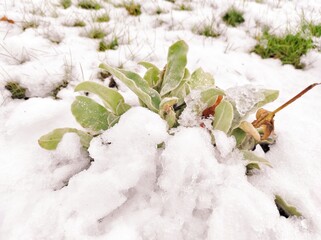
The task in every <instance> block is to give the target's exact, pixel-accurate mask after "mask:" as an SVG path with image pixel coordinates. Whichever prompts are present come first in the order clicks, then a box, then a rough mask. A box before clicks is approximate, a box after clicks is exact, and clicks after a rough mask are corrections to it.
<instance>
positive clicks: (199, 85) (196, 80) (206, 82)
mask: <svg viewBox="0 0 321 240" xmlns="http://www.w3.org/2000/svg"><path fill="white" fill-rule="evenodd" d="M189 84H190V87H191V88H192V89H205V88H209V87H214V86H215V81H214V78H213V76H212V75H211V74H210V73H207V72H204V71H203V69H202V68H198V69H196V70H195V71H194V72H193V73H192V76H191V79H190V82H189Z"/></svg>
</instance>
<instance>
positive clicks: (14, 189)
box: [0, 0, 321, 240]
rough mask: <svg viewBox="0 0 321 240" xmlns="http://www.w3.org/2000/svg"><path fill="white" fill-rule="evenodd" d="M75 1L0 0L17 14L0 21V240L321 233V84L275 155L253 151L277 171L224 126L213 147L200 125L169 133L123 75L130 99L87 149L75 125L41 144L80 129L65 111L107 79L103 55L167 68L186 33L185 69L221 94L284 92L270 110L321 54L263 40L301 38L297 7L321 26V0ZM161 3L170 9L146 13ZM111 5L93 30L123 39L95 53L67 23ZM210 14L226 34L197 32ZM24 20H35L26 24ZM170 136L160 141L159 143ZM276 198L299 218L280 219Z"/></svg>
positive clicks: (291, 113)
mask: <svg viewBox="0 0 321 240" xmlns="http://www.w3.org/2000/svg"><path fill="white" fill-rule="evenodd" d="M79 2H80V1H72V3H73V5H72V6H70V7H69V8H67V9H64V8H63V7H62V6H61V5H60V1H59V0H45V1H43V0H36V1H14V0H6V1H1V2H0V10H1V11H0V13H1V14H2V15H6V16H7V17H8V18H9V19H13V20H14V21H15V24H11V23H8V22H5V21H0V39H1V40H0V41H1V42H0V43H1V46H0V122H1V125H0V161H1V168H0V239H8V240H11V239H14V240H17V239H19V240H20V239H68V240H69V239H86V240H87V239H166V240H167V239H175V240H179V239H209V240H210V239H222V240H229V239H231V240H235V239H241V240H243V239H244V240H248V239H263V240H264V239H266V240H270V239H282V240H283V239H298V240H303V239H321V226H320V222H321V217H320V214H319V212H320V211H321V207H320V206H321V194H320V189H321V183H320V181H319V177H320V172H321V161H320V156H321V141H320V132H321V125H320V119H321V111H319V109H320V101H319V100H318V99H320V93H321V90H320V89H319V88H315V89H313V90H312V91H311V92H309V93H308V94H307V95H305V96H304V97H303V98H302V99H300V100H298V101H297V102H295V103H293V105H291V106H289V107H288V108H286V109H284V110H283V111H282V112H280V113H278V115H277V116H276V117H275V127H276V129H275V131H276V134H277V141H276V144H274V145H273V146H271V149H270V151H269V152H267V153H264V152H263V151H262V149H260V148H259V147H258V148H257V149H256V150H255V152H256V154H258V155H261V156H263V157H265V158H267V159H268V160H269V161H270V162H271V164H272V166H273V168H269V167H263V168H262V171H260V172H259V173H257V174H254V175H252V176H250V177H249V176H246V175H245V166H244V161H243V159H242V157H241V156H240V155H239V154H238V152H237V151H236V150H235V145H234V144H235V140H234V138H232V137H227V136H226V135H225V134H222V133H220V132H216V133H215V137H216V141H217V146H216V147H214V146H213V145H212V144H211V136H210V135H209V133H208V132H207V131H206V130H204V129H202V128H199V127H193V128H191V127H189V128H187V127H180V128H178V129H175V131H173V132H168V131H167V127H166V123H165V122H164V121H163V120H162V119H161V118H160V117H159V116H158V115H157V114H155V113H152V112H150V111H148V110H146V109H144V108H141V107H138V106H137V105H139V102H138V100H137V98H136V96H135V95H134V94H133V93H132V92H131V91H129V89H128V88H127V87H126V86H125V85H124V84H122V82H120V81H119V80H118V79H114V80H115V82H116V84H117V86H118V90H119V91H120V92H121V93H122V94H123V95H124V98H125V100H126V102H127V103H130V104H131V105H132V106H133V107H132V109H131V110H130V111H128V112H126V113H125V114H124V115H123V116H122V117H121V119H120V122H119V123H118V124H117V125H115V126H114V127H113V128H111V129H109V130H108V131H105V132H103V133H102V135H100V137H96V138H94V139H93V140H92V142H91V144H90V147H89V154H88V153H87V152H86V151H85V150H84V149H83V148H82V147H81V144H80V142H79V139H78V137H77V136H76V135H75V134H72V133H71V134H67V135H66V136H65V137H64V138H63V140H62V142H61V143H60V145H59V146H58V148H57V150H55V151H46V150H43V149H41V148H40V147H39V146H38V143H37V141H38V139H39V137H40V136H42V135H43V134H46V133H47V132H48V131H51V130H52V129H55V128H60V127H64V126H69V127H73V128H80V126H79V125H78V123H77V122H76V121H75V120H74V118H73V116H72V114H71V112H70V105H71V103H72V102H73V101H74V99H75V96H76V95H78V94H77V93H74V91H73V89H74V87H75V86H76V85H77V84H78V83H80V82H82V81H85V80H92V81H97V82H101V79H103V80H104V84H105V85H106V86H107V85H108V84H109V83H110V82H111V77H110V76H103V77H98V76H99V72H100V70H99V69H98V65H99V64H100V63H101V62H107V63H108V64H110V65H113V66H119V65H122V66H123V67H125V68H127V69H132V70H134V71H138V72H141V71H142V68H141V67H140V66H138V65H137V63H138V62H139V61H142V60H144V61H150V62H153V63H155V64H156V65H157V66H158V67H163V65H164V63H165V62H166V57H167V56H166V55H167V48H168V47H169V46H170V45H171V44H172V43H174V42H175V41H177V40H179V39H184V40H185V41H186V42H187V43H188V45H189V46H190V51H189V54H188V58H189V63H188V68H189V69H191V70H195V69H196V68H197V67H198V66H202V67H203V69H204V70H205V71H208V72H210V73H211V74H213V75H214V77H215V82H216V84H217V85H218V86H219V87H221V88H223V89H224V90H225V89H229V88H231V87H240V86H243V85H246V84H250V85H251V86H261V87H263V88H270V89H278V90H280V97H279V98H278V100H277V101H276V102H274V103H272V104H270V105H269V106H267V107H266V108H267V109H270V110H271V109H275V108H276V107H278V106H279V105H281V104H282V103H284V102H285V101H287V100H288V99H289V98H291V97H292V96H294V95H295V94H296V93H298V92H299V91H300V90H302V89H303V88H304V87H306V86H308V85H309V84H311V83H313V82H319V81H320V79H319V76H320V74H321V70H320V69H321V55H320V53H319V52H318V48H314V49H310V50H309V51H308V52H307V53H306V54H305V55H303V56H302V57H301V58H300V60H301V62H302V63H304V64H305V65H306V67H305V68H304V69H300V70H298V69H295V68H294V67H293V66H292V65H289V64H285V65H282V62H281V61H279V60H278V59H273V58H268V59H262V58H261V57H259V56H258V55H257V54H255V53H251V50H252V49H253V47H254V46H255V45H256V44H257V41H256V39H255V37H256V36H257V35H258V34H259V33H261V32H262V31H263V27H264V26H269V27H270V29H271V30H272V32H273V33H275V34H276V35H277V36H281V34H283V33H285V32H287V31H290V32H297V30H298V29H299V28H300V27H301V24H302V13H304V15H305V16H308V17H309V20H314V21H313V22H315V23H318V22H320V19H319V18H320V16H319V11H318V9H320V7H321V3H320V1H318V0H309V1H308V0H306V1H303V0H292V1H290V0H285V1H277V0H264V1H260V2H258V1H250V0H246V1H243V0H218V1H207V0H204V1H196V0H195V1H190V2H189V3H188V4H190V6H191V7H192V11H178V10H177V6H179V5H180V4H181V3H183V1H175V2H176V3H173V2H172V1H149V0H146V1H145V0H142V1H139V3H140V4H141V6H142V14H141V15H139V16H135V17H134V16H128V13H127V11H126V10H125V9H124V8H116V7H115V6H117V5H119V4H123V1H121V0H113V1H97V3H99V4H100V6H101V7H102V9H100V10H90V9H83V8H80V7H78V3H79ZM137 3H138V1H137ZM232 6H234V7H236V8H237V9H239V10H240V11H242V12H243V14H244V15H243V16H244V19H245V22H244V23H242V24H241V25H239V26H237V27H235V28H231V27H227V26H226V25H225V24H224V23H223V22H222V20H221V17H222V16H223V15H224V13H225V12H226V11H227V9H228V8H230V7H232ZM157 9H162V11H163V12H162V13H161V14H159V15H158V14H151V13H156V11H157ZM100 11H101V12H100ZM104 12H108V14H109V15H110V21H109V22H107V23H99V24H106V26H105V25H103V28H104V29H103V30H106V32H107V33H108V34H107V36H106V37H105V38H106V39H107V40H109V39H112V36H118V39H119V47H118V48H117V49H116V50H115V51H105V52H99V51H97V47H98V42H97V41H98V40H93V39H90V38H88V37H86V35H85V34H84V33H85V32H86V30H87V29H86V30H85V29H83V28H81V27H79V28H76V27H67V26H66V25H65V23H74V22H76V20H81V21H83V22H85V23H86V24H87V26H88V29H90V28H93V27H96V26H97V27H98V25H96V24H98V23H94V19H95V17H97V16H100V14H103V13H104ZM213 14H214V15H215V16H214V17H215V19H217V21H218V25H219V30H220V36H219V37H218V38H207V37H205V36H200V35H198V34H195V33H194V31H191V30H192V29H193V27H194V26H195V25H197V24H199V23H201V22H202V21H204V19H211V18H212V17H213ZM0 17H2V16H0ZM26 19H28V20H33V19H34V20H35V21H36V23H37V24H38V26H37V28H32V27H31V28H26V29H24V30H23V27H22V26H23V22H25V21H26ZM52 29H55V30H56V31H55V32H56V33H57V32H58V33H60V36H63V38H62V39H61V41H60V43H59V44H57V43H53V42H52V41H51V40H50V38H51V37H50V36H51V34H49V35H48V33H50V32H51V30H52ZM313 42H314V43H315V44H318V43H319V42H320V38H319V37H317V36H316V37H314V38H313ZM66 59H68V60H69V59H71V60H72V61H71V60H70V61H68V64H69V65H70V67H71V68H72V71H71V76H70V77H69V79H70V82H69V83H68V86H67V87H66V88H61V89H60V91H59V92H58V93H57V97H58V98H59V99H60V100H55V99H54V98H53V97H52V91H53V90H54V89H55V88H56V87H57V86H58V85H59V84H60V83H62V81H63V79H65V67H64V66H65V65H66ZM69 65H68V66H69ZM9 81H14V82H18V83H19V84H20V85H21V86H23V87H24V88H27V89H28V90H27V92H26V95H27V97H29V99H28V100H22V99H12V98H11V93H10V91H8V90H7V89H6V88H5V85H6V83H7V82H9ZM253 118H254V117H253V116H250V120H251V119H253ZM162 143H163V144H164V146H165V148H164V149H162V148H157V146H160V145H159V144H162ZM275 195H280V196H281V197H282V198H284V199H285V200H286V201H287V202H288V203H289V204H291V205H294V206H295V207H296V208H297V209H298V211H300V212H301V213H302V215H303V217H301V218H297V217H291V218H288V219H286V218H284V217H282V216H280V214H279V212H278V210H277V208H276V205H275V203H274V196H275Z"/></svg>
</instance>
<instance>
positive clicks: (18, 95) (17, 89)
mask: <svg viewBox="0 0 321 240" xmlns="http://www.w3.org/2000/svg"><path fill="white" fill-rule="evenodd" d="M5 89H7V90H8V91H9V92H10V93H11V98H12V99H25V98H26V90H27V89H26V88H24V87H21V86H20V84H19V83H17V82H13V81H10V82H7V83H6V85H5Z"/></svg>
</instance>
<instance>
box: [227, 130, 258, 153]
mask: <svg viewBox="0 0 321 240" xmlns="http://www.w3.org/2000/svg"><path fill="white" fill-rule="evenodd" d="M231 135H232V136H234V137H235V140H236V146H237V148H238V149H240V150H251V149H253V148H254V146H255V145H256V140H255V139H254V138H253V137H252V136H250V135H249V134H247V133H246V132H245V131H243V130H242V129H241V128H235V129H234V130H233V131H232V133H231Z"/></svg>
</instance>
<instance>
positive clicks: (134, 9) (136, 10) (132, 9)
mask: <svg viewBox="0 0 321 240" xmlns="http://www.w3.org/2000/svg"><path fill="white" fill-rule="evenodd" d="M124 7H125V9H126V10H127V12H128V14H129V15H132V16H139V15H140V14H142V10H141V5H140V4H138V3H135V2H134V1H130V2H127V3H125V4H124Z"/></svg>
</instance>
